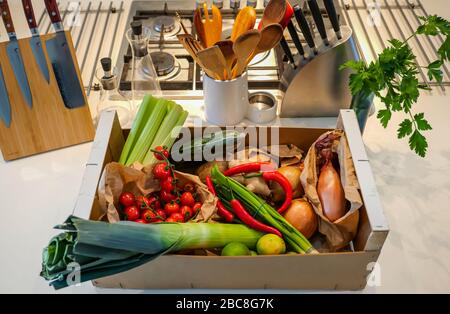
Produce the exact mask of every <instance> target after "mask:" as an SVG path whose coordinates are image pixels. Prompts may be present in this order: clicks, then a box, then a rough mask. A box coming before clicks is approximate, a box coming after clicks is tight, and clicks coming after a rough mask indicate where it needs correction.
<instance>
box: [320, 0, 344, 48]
mask: <svg viewBox="0 0 450 314" xmlns="http://www.w3.org/2000/svg"><path fill="white" fill-rule="evenodd" d="M323 3H324V4H325V9H326V10H327V13H328V18H329V19H330V21H331V25H333V29H334V32H335V33H336V37H337V38H338V39H342V34H341V26H340V25H339V19H338V16H337V13H336V7H335V5H334V2H333V0H323Z"/></svg>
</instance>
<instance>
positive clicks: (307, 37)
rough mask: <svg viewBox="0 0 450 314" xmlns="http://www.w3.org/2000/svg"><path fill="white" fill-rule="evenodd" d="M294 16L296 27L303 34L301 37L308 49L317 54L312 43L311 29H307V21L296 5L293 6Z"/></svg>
mask: <svg viewBox="0 0 450 314" xmlns="http://www.w3.org/2000/svg"><path fill="white" fill-rule="evenodd" d="M294 15H295V19H296V20H297V23H298V26H300V29H301V31H302V33H303V37H305V40H306V42H307V43H308V46H309V48H311V49H312V50H313V52H314V54H317V53H318V50H317V47H316V43H315V42H314V37H313V35H312V33H311V29H310V28H309V25H308V21H307V20H306V17H305V14H304V13H303V11H302V9H301V8H300V6H299V5H298V4H296V5H294Z"/></svg>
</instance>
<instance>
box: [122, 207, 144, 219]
mask: <svg viewBox="0 0 450 314" xmlns="http://www.w3.org/2000/svg"><path fill="white" fill-rule="evenodd" d="M124 213H125V217H126V219H127V220H130V221H135V220H137V219H139V216H140V212H139V209H138V208H137V207H136V206H134V205H133V206H128V207H127V208H125V210H124Z"/></svg>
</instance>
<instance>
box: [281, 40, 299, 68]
mask: <svg viewBox="0 0 450 314" xmlns="http://www.w3.org/2000/svg"><path fill="white" fill-rule="evenodd" d="M280 45H281V48H283V51H284V54H285V55H286V56H287V57H288V59H289V62H290V63H292V65H293V66H294V68H295V67H296V65H295V60H294V56H293V55H292V52H291V48H289V44H288V43H287V41H286V38H284V36H283V37H282V38H281V41H280Z"/></svg>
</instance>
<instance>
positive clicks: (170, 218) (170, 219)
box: [166, 217, 177, 222]
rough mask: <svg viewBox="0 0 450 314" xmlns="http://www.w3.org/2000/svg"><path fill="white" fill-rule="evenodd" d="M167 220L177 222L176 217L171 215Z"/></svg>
mask: <svg viewBox="0 0 450 314" xmlns="http://www.w3.org/2000/svg"><path fill="white" fill-rule="evenodd" d="M166 222H177V221H176V220H175V219H174V218H172V217H169V218H167V219H166Z"/></svg>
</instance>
